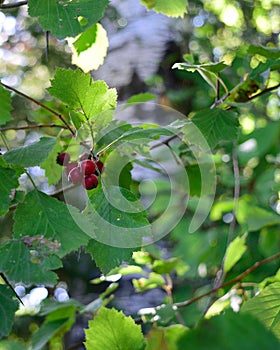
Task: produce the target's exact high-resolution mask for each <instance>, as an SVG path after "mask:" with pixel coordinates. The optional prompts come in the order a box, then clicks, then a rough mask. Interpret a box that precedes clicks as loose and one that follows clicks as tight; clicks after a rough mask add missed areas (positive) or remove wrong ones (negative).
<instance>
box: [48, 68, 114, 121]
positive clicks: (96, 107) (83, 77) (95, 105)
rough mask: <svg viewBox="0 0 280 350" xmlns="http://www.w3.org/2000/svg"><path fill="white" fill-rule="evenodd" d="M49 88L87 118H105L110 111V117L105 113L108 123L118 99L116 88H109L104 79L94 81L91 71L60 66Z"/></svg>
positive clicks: (55, 95) (54, 94)
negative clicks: (99, 116)
mask: <svg viewBox="0 0 280 350" xmlns="http://www.w3.org/2000/svg"><path fill="white" fill-rule="evenodd" d="M48 90H49V92H50V93H51V94H52V95H53V96H54V97H57V98H58V99H60V100H61V101H62V102H64V103H65V104H67V105H68V106H69V107H70V108H72V109H73V110H75V111H76V112H79V113H82V114H83V115H84V117H85V118H86V119H87V120H90V119H91V118H96V117H97V116H98V115H101V117H102V118H104V113H105V112H107V114H108V112H110V113H109V117H110V118H108V115H107V114H105V116H106V119H107V123H109V122H110V120H111V119H112V110H113V109H114V108H115V106H116V100H117V92H116V89H108V86H107V84H106V83H105V82H104V81H93V80H92V77H91V75H90V74H89V73H88V74H85V73H83V72H81V71H80V70H76V71H74V70H72V69H61V68H58V69H57V70H56V74H55V76H54V79H53V80H51V87H50V88H49V89H48ZM94 122H95V120H94ZM95 127H96V125H95ZM103 127H104V125H103Z"/></svg>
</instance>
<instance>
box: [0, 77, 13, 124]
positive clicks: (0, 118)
mask: <svg viewBox="0 0 280 350" xmlns="http://www.w3.org/2000/svg"><path fill="white" fill-rule="evenodd" d="M12 109H13V107H12V105H11V93H10V92H9V91H8V90H6V89H4V88H3V86H2V85H1V83H0V125H4V124H6V123H7V122H8V121H10V120H12V116H11V113H10V112H11V110H12Z"/></svg>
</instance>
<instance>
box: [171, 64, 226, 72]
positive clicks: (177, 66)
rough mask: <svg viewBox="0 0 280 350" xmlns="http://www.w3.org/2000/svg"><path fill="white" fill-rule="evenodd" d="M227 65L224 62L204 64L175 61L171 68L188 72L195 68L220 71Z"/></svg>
mask: <svg viewBox="0 0 280 350" xmlns="http://www.w3.org/2000/svg"><path fill="white" fill-rule="evenodd" d="M227 67H228V65H226V64H225V63H224V62H218V63H205V64H188V63H175V64H174V65H173V66H172V69H182V70H186V71H189V72H194V71H196V70H201V69H203V70H206V71H209V72H212V73H220V72H221V71H222V70H224V69H225V68H227Z"/></svg>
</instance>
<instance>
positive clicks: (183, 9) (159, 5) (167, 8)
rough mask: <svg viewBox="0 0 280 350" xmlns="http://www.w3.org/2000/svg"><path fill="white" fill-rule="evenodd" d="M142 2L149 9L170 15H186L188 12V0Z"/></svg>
mask: <svg viewBox="0 0 280 350" xmlns="http://www.w3.org/2000/svg"><path fill="white" fill-rule="evenodd" d="M141 3H142V4H143V5H145V6H146V7H147V9H149V10H154V11H156V12H160V13H163V14H165V15H167V16H170V17H184V15H185V14H186V13H187V12H188V11H187V5H188V1H187V0H176V1H169V0H142V1H141Z"/></svg>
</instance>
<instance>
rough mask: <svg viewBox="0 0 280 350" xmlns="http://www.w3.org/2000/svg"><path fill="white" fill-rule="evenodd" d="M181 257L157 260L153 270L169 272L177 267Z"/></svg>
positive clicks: (160, 272) (163, 272)
mask: <svg viewBox="0 0 280 350" xmlns="http://www.w3.org/2000/svg"><path fill="white" fill-rule="evenodd" d="M179 261H180V258H170V259H168V260H155V261H154V262H153V265H152V270H153V271H154V272H156V273H159V274H162V275H163V274H167V273H170V272H171V271H172V270H174V269H175V268H176V266H177V265H178V263H179Z"/></svg>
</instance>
